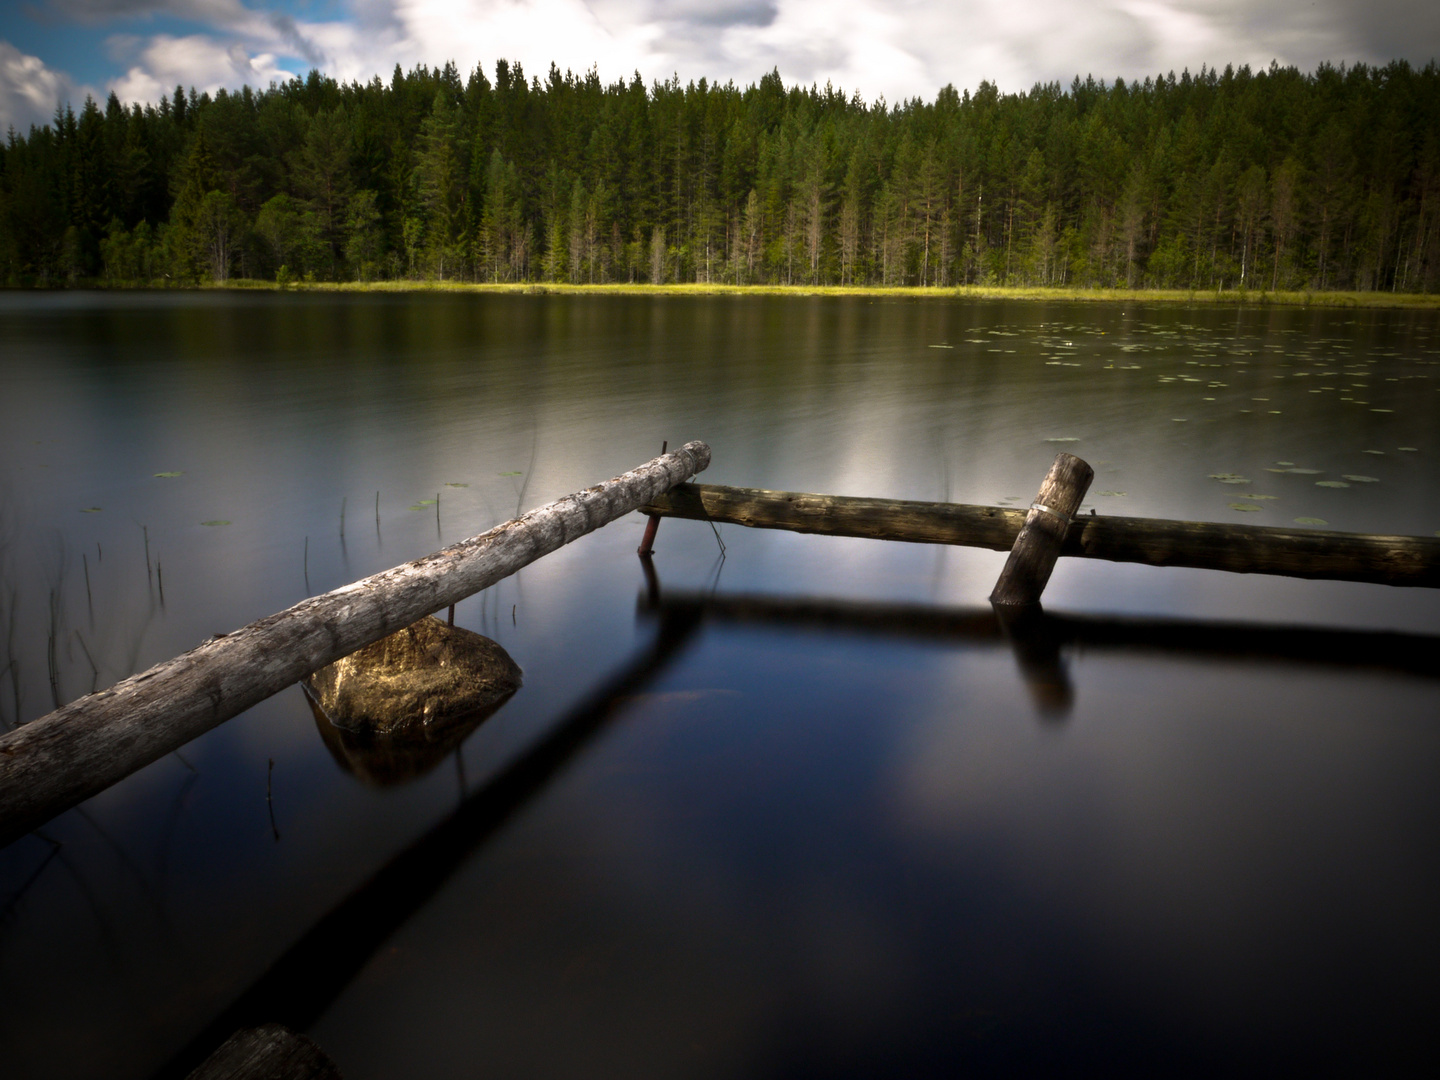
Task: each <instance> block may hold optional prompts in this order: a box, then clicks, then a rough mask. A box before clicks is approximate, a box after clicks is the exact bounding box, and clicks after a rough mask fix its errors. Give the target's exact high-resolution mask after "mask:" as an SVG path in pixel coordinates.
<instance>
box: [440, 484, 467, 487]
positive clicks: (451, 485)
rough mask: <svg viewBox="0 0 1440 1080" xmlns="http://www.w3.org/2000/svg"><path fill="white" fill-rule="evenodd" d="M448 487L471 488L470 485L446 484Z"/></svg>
mask: <svg viewBox="0 0 1440 1080" xmlns="http://www.w3.org/2000/svg"><path fill="white" fill-rule="evenodd" d="M445 486H446V487H469V486H470V485H469V484H446V485H445Z"/></svg>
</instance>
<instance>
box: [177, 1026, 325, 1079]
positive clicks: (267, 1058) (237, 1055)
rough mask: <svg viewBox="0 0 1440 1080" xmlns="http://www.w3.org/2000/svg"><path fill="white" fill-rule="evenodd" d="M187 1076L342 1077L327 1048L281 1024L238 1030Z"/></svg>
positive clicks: (208, 1077)
mask: <svg viewBox="0 0 1440 1080" xmlns="http://www.w3.org/2000/svg"><path fill="white" fill-rule="evenodd" d="M187 1080H341V1077H340V1070H339V1068H338V1067H337V1066H336V1065H335V1062H333V1061H331V1060H330V1058H329V1056H328V1055H327V1054H326V1053H325V1051H323V1050H321V1049H320V1047H318V1046H316V1045H315V1044H314V1043H313V1042H311V1041H310V1040H309V1039H307V1038H306V1037H305V1036H304V1035H297V1034H295V1032H293V1031H291V1030H290V1029H289V1028H287V1027H283V1026H281V1025H280V1024H262V1025H261V1026H260V1027H255V1028H246V1029H245V1030H243V1031H237V1032H235V1034H234V1035H231V1036H230V1038H228V1039H226V1040H225V1042H224V1043H223V1044H222V1045H221V1046H220V1049H218V1050H216V1051H215V1053H213V1054H212V1055H210V1057H208V1058H206V1059H205V1061H203V1062H202V1063H201V1064H200V1067H199V1068H197V1069H196V1070H195V1071H194V1072H192V1073H191V1074H190V1076H189V1077H188V1078H187Z"/></svg>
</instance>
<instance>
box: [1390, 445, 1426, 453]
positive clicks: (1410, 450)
mask: <svg viewBox="0 0 1440 1080" xmlns="http://www.w3.org/2000/svg"><path fill="white" fill-rule="evenodd" d="M1395 449H1396V450H1404V451H1405V452H1406V453H1407V454H1415V453H1419V451H1420V448H1419V447H1418V446H1397V447H1395Z"/></svg>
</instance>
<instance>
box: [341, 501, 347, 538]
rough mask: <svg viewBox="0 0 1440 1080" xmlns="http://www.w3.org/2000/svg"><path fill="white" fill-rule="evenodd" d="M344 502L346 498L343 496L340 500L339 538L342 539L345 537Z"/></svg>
mask: <svg viewBox="0 0 1440 1080" xmlns="http://www.w3.org/2000/svg"><path fill="white" fill-rule="evenodd" d="M345 503H346V500H345V499H344V498H342V499H341V500H340V539H341V540H344V539H345Z"/></svg>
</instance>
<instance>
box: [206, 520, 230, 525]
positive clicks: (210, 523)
mask: <svg viewBox="0 0 1440 1080" xmlns="http://www.w3.org/2000/svg"><path fill="white" fill-rule="evenodd" d="M200 524H201V525H229V524H230V522H228V521H218V520H217V521H202V522H200Z"/></svg>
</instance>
